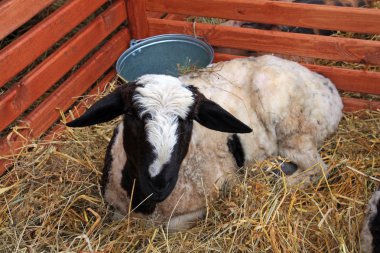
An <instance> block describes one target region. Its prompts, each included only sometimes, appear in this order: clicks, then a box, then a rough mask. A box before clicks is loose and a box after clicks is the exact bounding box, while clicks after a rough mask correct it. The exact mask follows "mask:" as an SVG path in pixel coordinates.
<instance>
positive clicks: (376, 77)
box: [214, 53, 380, 95]
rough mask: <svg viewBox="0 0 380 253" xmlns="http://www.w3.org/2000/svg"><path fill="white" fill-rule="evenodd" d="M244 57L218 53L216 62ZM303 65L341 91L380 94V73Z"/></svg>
mask: <svg viewBox="0 0 380 253" xmlns="http://www.w3.org/2000/svg"><path fill="white" fill-rule="evenodd" d="M242 57H244V56H237V55H230V54H222V53H216V54H215V58H214V61H215V62H219V61H228V60H232V59H235V58H242ZM301 64H302V65H304V66H305V67H307V68H309V69H310V70H312V71H315V72H318V73H320V74H322V75H324V76H326V77H328V78H330V79H331V81H332V82H333V83H334V84H335V85H336V87H337V88H338V89H339V90H342V91H350V92H361V93H368V94H375V95H379V94H380V85H379V84H380V72H371V71H364V70H353V69H343V68H338V67H328V66H320V65H313V64H305V63H301Z"/></svg>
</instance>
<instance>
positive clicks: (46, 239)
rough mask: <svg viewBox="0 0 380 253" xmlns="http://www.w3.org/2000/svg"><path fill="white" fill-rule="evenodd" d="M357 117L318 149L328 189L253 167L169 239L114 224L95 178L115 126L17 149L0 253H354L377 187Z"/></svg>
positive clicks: (139, 226)
mask: <svg viewBox="0 0 380 253" xmlns="http://www.w3.org/2000/svg"><path fill="white" fill-rule="evenodd" d="M111 86H112V85H111ZM361 117H362V118H359V117H358V115H357V114H346V115H345V117H344V119H343V120H342V122H341V124H340V126H339V130H338V132H337V134H336V135H335V136H333V137H332V138H331V139H329V140H328V141H326V143H325V145H324V146H323V147H322V150H321V152H322V155H323V157H324V160H325V161H326V163H328V164H330V168H331V174H330V176H329V177H328V179H327V180H326V178H322V179H321V181H320V182H319V183H318V184H316V185H315V186H313V187H309V188H307V189H304V190H300V189H298V190H293V191H289V190H288V189H287V188H286V187H284V185H283V180H282V179H281V178H280V179H278V178H276V176H274V175H273V174H272V173H270V172H264V170H263V168H264V167H269V168H275V167H276V166H278V165H276V164H275V163H273V162H270V161H264V162H262V163H257V164H255V165H252V166H250V167H249V168H246V169H242V170H241V172H239V176H238V178H239V179H240V182H239V183H238V184H234V185H226V186H225V187H224V188H223V190H222V191H221V194H220V198H219V199H217V200H216V201H214V202H210V201H209V204H208V209H207V210H208V212H207V218H206V220H205V221H200V222H199V223H198V225H197V226H196V227H194V228H193V229H190V230H189V231H187V232H182V233H174V234H167V232H166V230H165V229H164V228H162V227H151V226H150V225H149V224H147V222H146V221H144V220H137V219H131V218H129V217H125V218H124V219H122V220H120V221H113V220H112V216H113V213H112V211H111V210H110V208H109V207H107V206H106V205H105V204H104V200H103V199H102V197H101V195H100V187H99V179H100V176H101V168H102V164H103V156H104V152H105V148H106V145H107V143H108V141H109V140H110V137H111V134H112V131H113V126H114V125H115V124H116V120H115V121H113V122H111V123H108V124H102V125H98V126H93V127H90V128H83V129H66V130H65V132H64V133H63V135H62V137H61V138H60V139H59V140H55V141H52V142H48V143H47V142H44V141H39V142H35V143H33V144H31V145H28V146H26V147H24V148H23V152H22V153H21V154H20V155H19V157H18V159H17V160H16V162H15V163H14V168H13V170H12V171H10V172H9V173H8V174H6V175H5V176H3V177H2V178H0V224H1V225H0V252H58V251H65V252H79V251H83V252H92V251H101V252H166V251H170V252H204V251H217V252H240V251H242V252H252V251H255V252H358V251H359V247H360V246H359V231H360V229H361V224H362V220H363V218H364V210H365V206H366V202H367V200H368V199H369V197H370V195H371V193H372V192H373V191H374V189H375V185H376V183H377V182H376V178H380V112H362V114H361ZM370 176H371V177H373V178H370Z"/></svg>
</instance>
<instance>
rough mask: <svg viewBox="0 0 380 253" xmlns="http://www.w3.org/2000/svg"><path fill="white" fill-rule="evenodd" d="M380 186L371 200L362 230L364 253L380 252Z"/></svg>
mask: <svg viewBox="0 0 380 253" xmlns="http://www.w3.org/2000/svg"><path fill="white" fill-rule="evenodd" d="M379 211H380V188H379V189H378V190H377V191H375V192H374V194H373V195H372V197H371V199H370V200H369V203H368V207H367V216H366V218H365V220H364V224H363V229H362V232H361V249H362V252H363V253H375V252H380V212H379Z"/></svg>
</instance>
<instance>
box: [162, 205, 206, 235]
mask: <svg viewBox="0 0 380 253" xmlns="http://www.w3.org/2000/svg"><path fill="white" fill-rule="evenodd" d="M204 215H205V210H204V209H198V210H196V211H193V212H190V213H186V214H182V215H178V216H175V217H172V218H171V219H170V220H169V221H168V223H167V224H166V226H167V228H168V230H169V231H183V230H186V229H189V228H191V227H192V226H194V225H195V222H196V221H197V220H199V219H202V218H203V217H204Z"/></svg>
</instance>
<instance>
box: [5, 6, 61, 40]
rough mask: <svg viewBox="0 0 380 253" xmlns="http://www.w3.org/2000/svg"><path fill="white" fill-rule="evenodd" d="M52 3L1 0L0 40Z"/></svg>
mask: <svg viewBox="0 0 380 253" xmlns="http://www.w3.org/2000/svg"><path fill="white" fill-rule="evenodd" d="M53 2H54V0H29V1H25V0H3V1H2V2H0V24H1V25H0V40H2V39H3V38H4V37H6V36H7V35H9V34H10V33H11V32H13V31H14V30H16V29H17V28H19V27H20V26H21V25H22V24H24V23H25V22H26V21H28V20H29V19H31V18H32V17H33V16H34V15H36V14H37V13H38V12H40V11H41V10H42V9H44V8H46V7H47V6H49V5H50V4H51V3H53Z"/></svg>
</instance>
